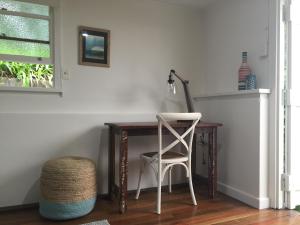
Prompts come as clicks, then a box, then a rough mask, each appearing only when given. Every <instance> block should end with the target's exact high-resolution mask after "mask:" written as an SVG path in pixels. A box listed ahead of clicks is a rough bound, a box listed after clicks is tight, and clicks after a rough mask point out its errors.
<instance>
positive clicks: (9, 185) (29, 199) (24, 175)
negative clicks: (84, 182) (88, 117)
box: [0, 127, 108, 207]
mask: <svg viewBox="0 0 300 225" xmlns="http://www.w3.org/2000/svg"><path fill="white" fill-rule="evenodd" d="M102 130H103V134H102ZM62 140H63V141H62ZM99 141H100V149H99ZM53 142H54V144H53V145H52V146H51V148H52V149H53V150H52V151H46V150H47V148H49V146H45V149H42V148H41V147H39V148H40V149H37V150H36V151H35V152H36V153H35V154H31V155H30V157H29V158H24V160H23V162H24V163H23V164H18V163H17V164H16V165H15V167H14V169H13V171H12V170H9V171H6V172H5V173H3V175H4V176H1V181H0V188H1V198H0V207H2V206H9V205H20V204H31V203H34V202H38V199H39V184H40V182H39V177H40V174H41V169H42V166H43V164H44V163H45V162H46V161H47V160H50V159H53V158H58V157H62V156H67V155H68V156H70V155H72V156H81V157H86V158H90V159H92V160H93V161H94V162H95V163H96V165H98V167H97V168H98V172H99V171H100V172H101V179H99V180H103V179H102V178H103V176H105V174H106V173H105V171H107V169H99V168H100V167H101V168H105V167H106V166H107V161H108V160H107V149H108V148H107V132H106V131H105V130H104V129H103V127H94V128H91V129H89V130H87V131H85V132H83V133H81V134H80V135H77V136H75V137H74V136H72V139H71V138H70V139H69V140H68V138H63V139H61V140H60V142H56V143H55V140H54V141H53ZM23 156H24V155H23ZM20 157H22V156H20ZM3 160H10V159H9V157H8V158H6V159H5V158H4V159H3ZM33 162H34V163H33ZM106 176H107V175H106ZM106 178H107V177H106ZM104 179H105V178H104ZM105 185H106V183H105V182H104V183H103V184H101V186H100V190H103V186H105Z"/></svg>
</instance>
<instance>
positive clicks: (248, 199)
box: [218, 182, 270, 209]
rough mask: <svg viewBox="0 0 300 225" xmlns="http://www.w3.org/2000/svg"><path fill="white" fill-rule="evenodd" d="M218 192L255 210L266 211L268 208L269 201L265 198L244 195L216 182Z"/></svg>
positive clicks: (237, 190)
mask: <svg viewBox="0 0 300 225" xmlns="http://www.w3.org/2000/svg"><path fill="white" fill-rule="evenodd" d="M218 191H220V192H222V193H223V194H226V195H228V196H230V197H232V198H235V199H237V200H239V201H241V202H244V203H245V204H247V205H250V206H252V207H254V208H257V209H267V208H270V199H269V198H267V197H264V198H258V197H255V196H253V195H251V194H249V193H246V192H244V191H242V190H239V189H237V188H234V187H232V186H229V185H227V184H224V183H222V182H218Z"/></svg>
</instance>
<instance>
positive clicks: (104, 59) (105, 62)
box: [79, 26, 110, 67]
mask: <svg viewBox="0 0 300 225" xmlns="http://www.w3.org/2000/svg"><path fill="white" fill-rule="evenodd" d="M109 57H110V31H109V30H104V29H97V28H91V27H83V26H80V27H79V64H81V65H87V66H101V67H109V66H110V64H109Z"/></svg>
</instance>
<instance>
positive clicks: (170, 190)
mask: <svg viewBox="0 0 300 225" xmlns="http://www.w3.org/2000/svg"><path fill="white" fill-rule="evenodd" d="M172 168H173V166H171V167H170V169H169V193H171V192H172Z"/></svg>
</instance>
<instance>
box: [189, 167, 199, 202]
mask: <svg viewBox="0 0 300 225" xmlns="http://www.w3.org/2000/svg"><path fill="white" fill-rule="evenodd" d="M189 185H190V192H191V196H192V200H193V204H194V205H197V201H196V198H195V194H194V188H193V181H192V174H191V171H189Z"/></svg>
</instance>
